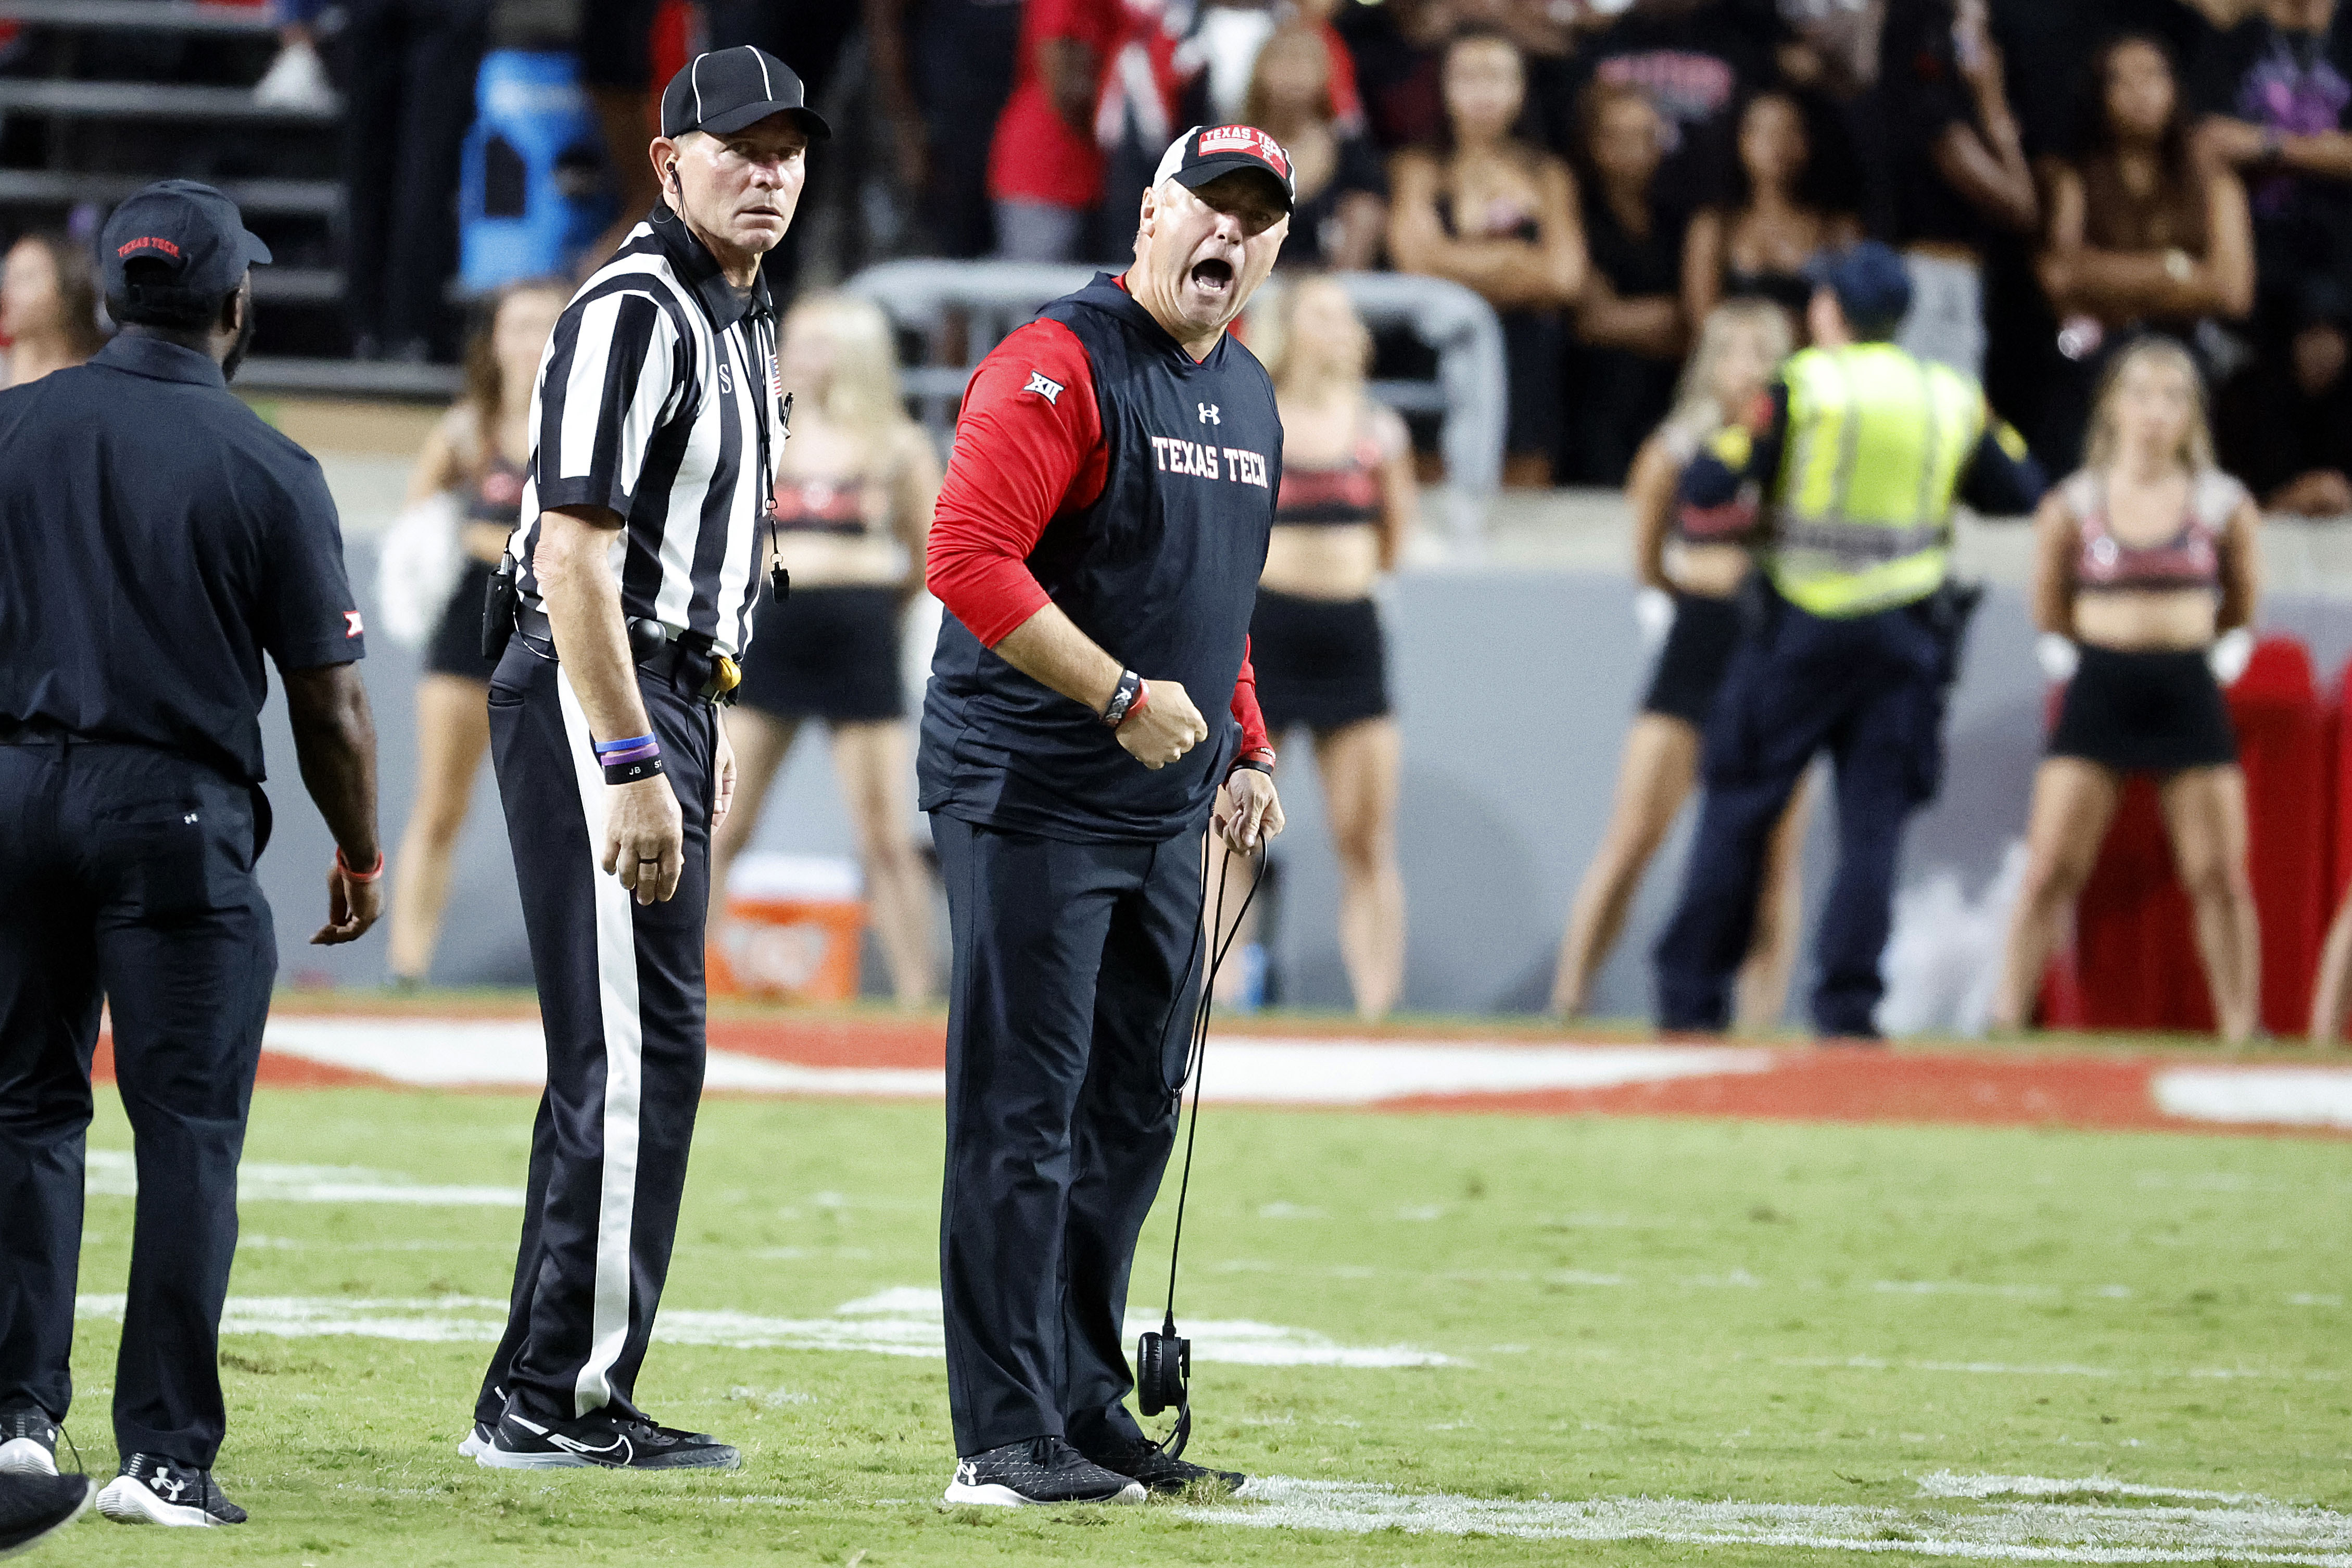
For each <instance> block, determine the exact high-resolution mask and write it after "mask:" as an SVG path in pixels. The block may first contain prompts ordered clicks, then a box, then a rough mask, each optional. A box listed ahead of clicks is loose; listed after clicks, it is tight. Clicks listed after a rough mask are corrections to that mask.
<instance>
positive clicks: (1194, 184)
mask: <svg viewBox="0 0 2352 1568" xmlns="http://www.w3.org/2000/svg"><path fill="white" fill-rule="evenodd" d="M1236 169H1255V171H1256V172H1257V173H1259V174H1270V175H1272V176H1273V177H1274V183H1275V184H1277V185H1279V186H1281V187H1282V205H1283V207H1284V209H1285V210H1287V209H1289V208H1290V207H1292V206H1295V205H1297V201H1298V180H1297V176H1296V175H1294V174H1292V173H1291V172H1290V154H1289V153H1286V152H1284V151H1283V150H1282V143H1281V142H1276V140H1275V139H1274V138H1273V137H1271V136H1268V135H1267V134H1266V133H1265V132H1263V131H1260V130H1259V129H1258V128H1257V127H1256V126H1255V125H1195V126H1194V127H1192V130H1190V131H1187V132H1184V134H1183V135H1181V136H1179V137H1178V138H1176V140H1175V141H1173V142H1170V143H1169V146H1168V151H1167V152H1166V153H1163V154H1161V156H1160V169H1159V172H1158V173H1156V174H1153V175H1152V176H1151V183H1152V184H1155V185H1156V184H1159V183H1160V181H1162V180H1173V181H1175V182H1176V183H1177V184H1180V185H1182V186H1183V187H1185V188H1186V189H1187V190H1194V191H1197V190H1199V189H1200V188H1201V187H1202V185H1205V184H1208V183H1209V182H1210V181H1211V180H1213V179H1215V178H1217V176H1219V175H1220V174H1232V173H1233V172H1234V170H1236Z"/></svg>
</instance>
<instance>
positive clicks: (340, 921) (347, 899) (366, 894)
mask: <svg viewBox="0 0 2352 1568" xmlns="http://www.w3.org/2000/svg"><path fill="white" fill-rule="evenodd" d="M381 915H383V858H382V857H381V856H379V857H378V858H377V859H376V868H375V875H373V876H372V877H369V878H368V879H365V880H364V881H362V879H359V878H357V877H354V876H352V874H351V873H350V872H349V871H347V870H345V869H343V860H342V856H341V854H340V853H338V854H337V856H336V857H335V858H334V859H333V860H332V861H331V862H329V863H328V866H327V923H326V924H325V925H322V926H320V928H319V929H318V931H317V932H316V933H315V934H314V935H313V936H312V937H311V938H310V945H311V946H312V947H340V946H341V945H342V944H343V943H344V942H357V941H359V939H360V938H362V937H363V936H365V935H366V934H367V929H368V927H370V926H372V925H373V924H375V922H376V921H377V919H378V917H380V916H381Z"/></svg>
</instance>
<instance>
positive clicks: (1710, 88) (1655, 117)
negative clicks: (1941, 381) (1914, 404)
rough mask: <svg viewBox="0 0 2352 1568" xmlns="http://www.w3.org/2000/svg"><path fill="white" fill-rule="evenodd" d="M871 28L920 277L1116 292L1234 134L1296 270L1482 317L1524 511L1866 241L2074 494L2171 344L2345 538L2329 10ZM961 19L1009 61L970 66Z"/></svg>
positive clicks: (2340, 88) (1539, 6) (2343, 360)
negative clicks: (1180, 184)
mask: <svg viewBox="0 0 2352 1568" xmlns="http://www.w3.org/2000/svg"><path fill="white" fill-rule="evenodd" d="M866 16H867V26H868V29H869V33H870V34H871V41H872V46H873V47H872V58H873V60H874V62H875V65H876V70H875V79H876V88H877V101H879V102H880V103H881V104H882V105H883V107H884V108H885V110H886V111H887V112H889V113H891V114H894V115H896V116H897V117H898V123H897V127H896V135H897V136H898V140H899V141H900V142H901V143H902V144H905V145H908V146H921V147H924V148H927V149H929V152H930V155H929V157H928V158H926V159H924V160H921V161H920V166H919V168H918V167H917V166H916V163H915V162H913V161H910V162H908V163H906V164H905V165H904V168H905V170H906V171H907V172H909V173H912V174H919V175H920V176H921V182H922V184H921V188H920V190H919V193H914V194H913V197H914V199H913V200H912V201H911V203H910V205H911V206H912V207H913V209H914V210H916V211H917V212H919V213H921V214H924V215H926V216H927V219H928V222H927V225H926V226H925V228H924V231H923V243H924V244H925V245H926V247H928V248H929V249H932V250H934V251H935V252H937V253H940V254H948V255H961V256H985V255H996V256H1003V257H1009V258H1028V259H1103V258H1117V257H1118V255H1120V254H1121V253H1122V252H1123V249H1124V244H1125V240H1126V237H1127V236H1128V235H1129V233H1130V232H1131V228H1132V225H1133V221H1134V210H1135V206H1136V202H1137V198H1138V195H1139V192H1140V190H1141V187H1142V184H1144V183H1145V182H1146V181H1147V180H1148V179H1149V174H1150V154H1151V153H1153V152H1154V151H1155V150H1156V149H1157V148H1158V147H1160V146H1161V145H1163V144H1164V142H1165V141H1166V139H1167V138H1168V137H1169V136H1171V135H1172V134H1173V133H1174V132H1177V131H1181V129H1183V127H1185V126H1186V125H1188V124H1192V123H1196V122H1206V121H1214V120H1222V119H1230V118H1246V119H1248V120H1250V121H1253V122H1255V123H1257V124H1260V125H1262V126H1264V127H1265V129H1267V130H1269V131H1271V132H1273V133H1274V134H1275V135H1276V137H1277V138H1278V139H1280V140H1282V141H1283V142H1285V143H1286V145H1288V146H1290V147H1291V148H1292V149H1293V150H1294V152H1295V153H1297V156H1298V163H1299V173H1300V192H1301V197H1302V200H1301V205H1300V213H1299V216H1298V219H1297V222H1296V224H1295V226H1294V230H1293V236H1292V238H1291V240H1290V241H1289V244H1288V247H1287V248H1286V252H1285V255H1284V258H1283V264H1284V266H1285V267H1286V268H1318V267H1325V268H1363V267H1390V268H1396V269H1399V270H1403V271H1412V272H1423V273H1428V274H1431V275H1433V276H1437V277H1442V278H1447V279H1453V280H1454V281H1456V282H1459V283H1462V284H1465V285H1466V286H1467V287H1469V288H1471V289H1475V290H1476V291H1477V292H1478V293H1480V294H1481V295H1483V296H1484V297H1485V298H1486V299H1487V300H1489V301H1490V302H1491V303H1492V304H1493V305H1494V307H1495V309H1496V312H1497V314H1498V316H1499V317H1500V318H1501V320H1502V321H1503V323H1504V328H1505V334H1506V342H1507V353H1508V357H1509V362H1510V363H1509V389H1510V398H1511V416H1510V429H1509V437H1508V449H1509V463H1508V470H1507V471H1508V474H1509V476H1510V477H1511V479H1514V480H1515V481H1517V482H1522V483H1545V482H1552V483H1583V484H1610V485H1613V484H1618V483H1622V480H1623V479H1624V477H1625V474H1626V471H1627V469H1628V468H1629V466H1630V464H1631V462H1632V459H1633V454H1634V452H1635V451H1636V450H1637V449H1638V448H1639V447H1640V445H1641V442H1642V440H1643V437H1645V436H1646V434H1647V433H1648V431H1649V430H1650V429H1651V428H1652V427H1653V426H1655V425H1656V423H1657V422H1658V420H1659V419H1660V418H1661V417H1663V416H1664V414H1665V413H1666V411H1667V406H1668V405H1669V403H1670V401H1671V399H1672V395H1673V388H1674V385H1675V377H1676V374H1678V370H1679V367H1680V364H1681V361H1682V358H1683V356H1684V354H1685V353H1686V352H1687V349H1688V346H1689V343H1690V340H1691V336H1692V324H1693V323H1694V322H1696V321H1700V320H1703V319H1704V317H1705V314H1706V311H1707V310H1709V309H1710V308H1711V307H1712V306H1713V305H1714V304H1716V303H1717V301H1719V300H1725V299H1736V298H1754V299H1761V300H1770V301H1773V302H1775V303H1777V304H1780V305H1781V306H1782V307H1783V308H1786V309H1788V310H1790V312H1791V315H1792V318H1797V319H1794V320H1792V325H1794V326H1795V327H1796V328H1797V329H1798V330H1799V331H1800V332H1801V328H1802V322H1801V302H1802V300H1803V297H1804V295H1805V293H1806V292H1807V289H1808V285H1807V284H1806V283H1805V281H1804V270H1805V268H1806V266H1807V265H1808V263H1810V262H1811V261H1812V260H1813V259H1814V258H1816V257H1818V256H1820V255H1822V254H1823V253H1824V252H1828V251H1834V250H1836V249H1837V248H1839V247H1843V246H1844V245H1846V244H1849V243H1851V242H1852V241H1853V240H1854V239H1856V238H1859V237H1864V236H1871V237H1879V238H1882V239H1885V240H1886V241H1888V242H1889V243H1891V244H1893V245H1895V246H1896V247H1898V248H1900V249H1901V250H1902V251H1903V253H1904V255H1905V257H1906V262H1907V264H1908V265H1909V267H1910V268H1911V270H1912V274H1913V283H1914V292H1915V299H1916V304H1915V308H1914V310H1913V311H1912V315H1911V318H1910V319H1909V321H1906V325H1905V330H1904V342H1905V344H1906V347H1909V348H1912V349H1913V350H1915V351H1916V352H1918V353H1923V354H1926V355H1928V356H1930V357H1933V358H1936V359H1939V360H1942V361H1944V362H1946V363H1950V364H1952V365H1954V366H1956V367H1957V368H1958V369H1961V370H1963V371H1966V372H1968V373H1969V374H1973V375H1979V376H1980V377H1982V378H1983V379H1985V380H1986V382H1987V383H1988V385H1989V388H1990V392H1991V394H1992V396H1993V398H1994V401H1995V402H1996V404H1997V405H2000V407H2001V408H2003V409H2004V410H2005V411H2010V412H2013V413H2014V415H2015V416H2016V417H2017V418H2018V420H2019V422H2020V423H2021V425H2023V426H2025V427H2026V429H2027V431H2028V433H2029V435H2031V436H2032V437H2033V439H2034V442H2035V445H2036V446H2037V447H2039V448H2040V449H2041V450H2042V452H2043V454H2044V455H2045V456H2046V457H2047V458H2048V459H2049V460H2050V461H2051V463H2052V464H2053V466H2054V467H2055V468H2057V469H2059V470H2060V471H2063V469H2064V468H2067V467H2069V466H2071V465H2072V464H2073V463H2074V461H2075V460H2076V459H2077V458H2078V457H2079V455H2080V450H2081V447H2082V439H2083V437H2082V432H2083V426H2084V420H2085V419H2086V417H2087V412H2088V405H2089V397H2090V393H2091V389H2092V388H2093V387H2094V386H2095V384H2096V382H2097V378H2098V375H2099V373H2100V371H2101V369H2102V368H2103V366H2104V365H2105V363H2106V362H2107V361H2108V360H2109V359H2110V358H2111V357H2112V356H2113V354H2114V353H2116V351H2117V349H2118V348H2119V347H2120V346H2121V345H2122V344H2124V343H2125V342H2129V341H2130V340H2131V338H2132V337H2133V336H2134V335H2135V334H2136V333H2137V332H2139V331H2145V330H2154V331H2163V332H2166V333H2168V334H2170V335H2174V336H2178V337H2179V338H2180V339H2181V340H2182V341H2183V342H2186V343H2188V344H2189V347H2190V349H2191V351H2192V353H2194V355H2195V356H2196V360H2197V363H2198V365H2199V368H2200V371H2201V372H2202V373H2203V374H2205V375H2206V377H2207V378H2208V380H2209V382H2210V385H2211V388H2212V390H2213V392H2214V394H2215V395H2216V400H2217V404H2218V406H2219V409H2220V416H2221V417H2220V423H2221V439H2222V443H2223V456H2224V458H2225V460H2226V461H2227V462H2229V463H2230V464H2231V467H2232V468H2235V469H2237V470H2239V471H2242V472H2243V473H2244V474H2245V475H2246V476H2247V479H2248V480H2249V482H2250V483H2252V485H2253V486H2254V488H2255V489H2256V492H2257V494H2258V495H2260V496H2261V497H2262V498H2263V500H2265V501H2266V502H2267V503H2268V504H2270V505H2271V506H2272V507H2273V508H2275V509H2282V510H2296V511H2305V512H2309V513H2312V514H2315V515H2326V514H2334V513H2337V512H2341V511H2344V510H2347V508H2352V482H2347V473H2352V469H2347V463H2352V451H2347V447H2352V425H2347V420H2346V419H2345V418H2344V417H2343V416H2344V415H2345V414H2346V413H2347V412H2352V371H2347V358H2352V355H2348V354H2347V342H2352V340H2347V322H2352V130H2347V127H2348V126H2352V22H2347V21H2346V20H2343V19H2340V18H2339V17H2338V16H2337V0H2071V3H2069V4H2067V5H2051V4H2049V3H2048V0H1615V3H1613V4H1612V0H1371V3H1366V0H1025V3H1024V0H996V3H990V0H881V3H878V4H869V5H868V7H867V11H866ZM982 17H985V18H986V27H987V28H989V29H992V31H989V32H987V37H990V38H992V39H1001V40H1002V43H1001V44H999V45H998V46H996V47H992V48H989V49H982V48H978V47H972V48H970V49H966V48H965V46H966V45H967V44H968V43H970V42H971V40H974V39H977V38H979V37H982V32H983V26H982V21H981V18H982ZM942 47H945V48H951V49H958V50H963V51H964V52H962V53H961V55H960V58H959V64H960V65H961V66H962V67H964V68H963V69H962V70H961V71H960V72H957V73H953V74H954V75H955V76H956V85H955V88H954V90H953V92H952V93H937V92H933V91H932V90H930V88H929V79H928V78H925V79H922V80H918V78H920V77H923V72H922V70H921V68H920V66H919V62H921V61H924V60H926V59H933V58H938V57H939V56H940V53H941V50H942ZM786 52H787V58H789V48H787V51H786ZM991 71H995V72H996V73H997V74H998V79H997V80H996V81H995V82H993V83H992V82H991V81H990V80H989V79H988V78H989V74H990V72H991ZM999 106H1001V107H999ZM982 113H985V115H986V116H987V117H988V119H989V120H990V121H992V123H993V127H994V130H993V134H992V136H989V137H987V138H986V139H985V140H986V142H987V145H986V147H985V149H984V153H983V151H982V149H981V148H980V147H979V146H978V143H979V142H981V141H982V137H981V136H980V134H979V133H978V132H976V131H975V129H974V118H975V116H976V115H980V114H982ZM983 158H984V163H983ZM976 184H977V185H980V186H982V187H984V189H985V192H986V196H987V199H986V202H985V203H984V204H982V203H981V202H979V201H977V200H976V199H975V198H974V187H975V185H976Z"/></svg>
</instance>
